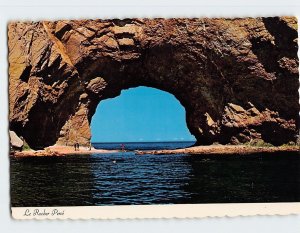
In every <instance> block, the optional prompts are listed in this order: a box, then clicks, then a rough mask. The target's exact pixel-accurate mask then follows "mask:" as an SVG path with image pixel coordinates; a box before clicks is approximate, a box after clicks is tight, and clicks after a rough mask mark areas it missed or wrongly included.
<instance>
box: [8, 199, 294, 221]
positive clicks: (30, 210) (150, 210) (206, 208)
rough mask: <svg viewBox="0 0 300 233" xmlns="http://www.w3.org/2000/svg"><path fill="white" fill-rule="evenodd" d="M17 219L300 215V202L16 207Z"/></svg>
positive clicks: (15, 215)
mask: <svg viewBox="0 0 300 233" xmlns="http://www.w3.org/2000/svg"><path fill="white" fill-rule="evenodd" d="M11 210H12V217H13V218H14V219H40V220H42V219H149V218H150V219H155V218H204V217H224V216H228V217H236V216H255V215H289V214H300V202H291V203H242V204H174V205H124V206H74V207H12V208H11Z"/></svg>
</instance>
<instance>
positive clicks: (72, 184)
mask: <svg viewBox="0 0 300 233" xmlns="http://www.w3.org/2000/svg"><path fill="white" fill-rule="evenodd" d="M121 144H122V143H95V144H94V146H95V147H96V148H101V149H120V146H121ZM124 144H125V149H126V150H129V152H123V153H114V154H93V155H70V156H65V157H28V158H11V163H10V166H11V205H12V206H14V207H17V206H88V205H133V204H174V203H175V204H189V203H190V204H196V203H249V202H296V201H300V156H299V154H298V152H296V153H276V154H252V155H247V156H240V155H232V156H224V155H223V156H222V155H220V156H214V157H212V156H205V155H201V156H197V155H188V154H187V155H183V154H177V155H143V156H140V155H135V154H134V152H133V151H134V150H152V149H174V148H182V147H186V146H191V145H193V142H165V143H161V142H159V143H157V142H155V143H124Z"/></svg>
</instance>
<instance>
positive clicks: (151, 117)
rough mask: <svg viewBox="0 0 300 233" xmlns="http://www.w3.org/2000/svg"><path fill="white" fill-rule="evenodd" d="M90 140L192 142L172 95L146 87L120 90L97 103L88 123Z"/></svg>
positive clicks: (182, 108)
mask: <svg viewBox="0 0 300 233" xmlns="http://www.w3.org/2000/svg"><path fill="white" fill-rule="evenodd" d="M91 134H92V135H91V136H92V137H91V141H92V143H96V142H167V141H168V142H169V141H195V137H194V136H193V135H192V134H191V133H190V132H189V130H188V128H187V125H186V113H185V109H184V107H183V106H182V105H181V104H180V102H179V101H178V100H177V99H176V98H175V96H174V95H172V94H170V93H168V92H165V91H161V90H159V89H155V88H150V87H144V86H142V87H137V88H130V89H128V90H123V91H122V92H121V95H120V96H118V97H115V98H111V99H105V100H102V101H100V103H99V104H98V106H97V109H96V112H95V114H94V115H93V117H92V120H91Z"/></svg>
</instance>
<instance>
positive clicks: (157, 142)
mask: <svg viewBox="0 0 300 233" xmlns="http://www.w3.org/2000/svg"><path fill="white" fill-rule="evenodd" d="M154 142H155V143H160V142H196V140H177V141H175V140H169V141H116V142H91V143H154Z"/></svg>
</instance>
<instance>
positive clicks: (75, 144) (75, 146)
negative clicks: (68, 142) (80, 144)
mask: <svg viewBox="0 0 300 233" xmlns="http://www.w3.org/2000/svg"><path fill="white" fill-rule="evenodd" d="M74 150H75V151H76V150H77V143H74Z"/></svg>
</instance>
